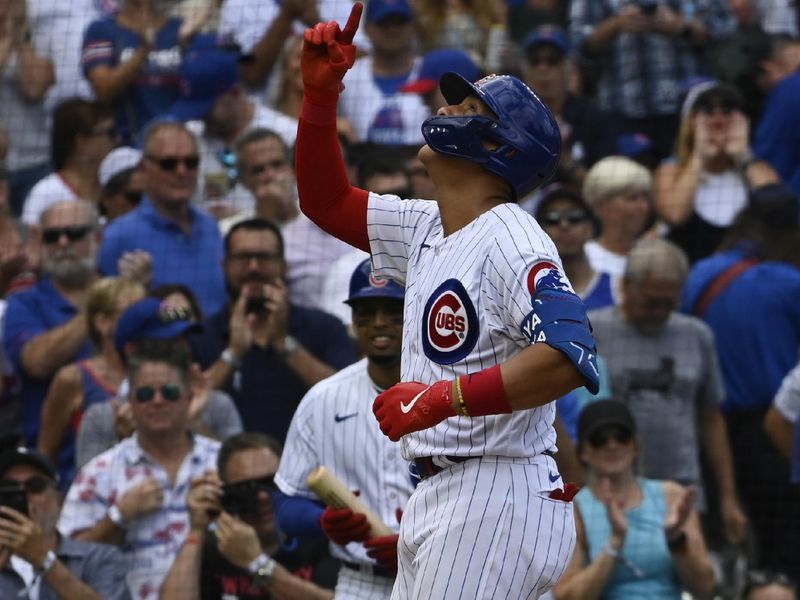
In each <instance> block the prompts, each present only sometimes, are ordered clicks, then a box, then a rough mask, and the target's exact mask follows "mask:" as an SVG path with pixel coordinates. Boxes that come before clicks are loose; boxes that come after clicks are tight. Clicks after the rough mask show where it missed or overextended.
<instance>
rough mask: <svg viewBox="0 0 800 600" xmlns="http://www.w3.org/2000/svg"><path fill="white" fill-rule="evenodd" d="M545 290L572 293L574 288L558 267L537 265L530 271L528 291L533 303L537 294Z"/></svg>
mask: <svg viewBox="0 0 800 600" xmlns="http://www.w3.org/2000/svg"><path fill="white" fill-rule="evenodd" d="M544 290H559V291H562V292H572V293H573V294H574V293H575V291H574V290H573V289H572V286H571V285H570V283H569V280H568V279H567V277H566V276H565V275H564V274H563V273H562V272H561V269H559V268H558V267H557V266H556V265H554V264H553V263H550V262H546V261H543V262H540V263H536V264H535V265H533V266H532V267H531V270H530V271H528V291H529V292H530V294H531V302H533V297H534V296H535V295H536V293H537V292H542V291H544Z"/></svg>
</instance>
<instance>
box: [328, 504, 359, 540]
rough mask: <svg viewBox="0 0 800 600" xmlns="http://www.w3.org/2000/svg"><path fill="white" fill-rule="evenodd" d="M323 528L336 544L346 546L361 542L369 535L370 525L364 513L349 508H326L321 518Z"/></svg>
mask: <svg viewBox="0 0 800 600" xmlns="http://www.w3.org/2000/svg"><path fill="white" fill-rule="evenodd" d="M319 523H320V525H321V526H322V530H323V531H324V532H325V535H327V536H328V537H329V538H330V539H331V541H332V542H333V543H334V544H339V545H340V546H344V545H345V544H349V543H350V542H361V541H364V540H366V539H367V538H368V537H369V530H370V525H369V523H368V522H367V517H366V515H365V514H364V513H354V512H353V511H352V510H350V509H349V508H331V507H330V506H329V507H328V508H326V509H325V512H323V513H322V516H321V517H320V518H319Z"/></svg>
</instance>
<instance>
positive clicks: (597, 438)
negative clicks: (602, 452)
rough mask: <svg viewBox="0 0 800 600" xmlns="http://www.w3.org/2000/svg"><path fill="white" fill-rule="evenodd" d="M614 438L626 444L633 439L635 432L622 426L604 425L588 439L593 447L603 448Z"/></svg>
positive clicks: (619, 442)
mask: <svg viewBox="0 0 800 600" xmlns="http://www.w3.org/2000/svg"><path fill="white" fill-rule="evenodd" d="M612 439H613V440H614V441H615V442H617V443H618V444H621V445H623V446H624V445H626V444H629V443H630V441H631V440H632V439H633V432H632V431H630V430H628V429H624V428H622V427H604V428H602V429H600V430H599V431H595V432H594V433H592V434H591V435H590V436H589V440H588V441H589V445H590V446H591V447H592V448H602V447H603V446H605V445H606V444H608V442H609V441H610V440H612Z"/></svg>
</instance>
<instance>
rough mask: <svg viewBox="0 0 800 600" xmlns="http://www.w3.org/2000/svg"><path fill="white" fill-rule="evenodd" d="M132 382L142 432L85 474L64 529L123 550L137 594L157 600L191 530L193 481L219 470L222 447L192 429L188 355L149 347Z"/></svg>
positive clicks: (132, 366) (73, 492) (134, 363)
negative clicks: (191, 490) (190, 498)
mask: <svg viewBox="0 0 800 600" xmlns="http://www.w3.org/2000/svg"><path fill="white" fill-rule="evenodd" d="M128 380H129V382H130V391H129V392H128V401H129V402H130V406H131V412H132V415H133V421H134V423H135V426H136V434H135V435H133V436H131V437H128V438H125V439H124V440H122V441H121V442H119V443H118V444H117V445H115V446H114V447H113V448H111V449H109V450H107V451H106V452H104V453H103V454H101V455H100V456H97V457H95V458H94V459H92V460H91V461H89V463H87V464H86V466H84V467H83V468H82V469H81V470H80V472H79V474H78V476H77V477H76V479H75V482H74V483H73V484H72V486H71V487H70V489H69V492H68V494H67V499H66V502H65V504H64V508H63V510H62V513H61V517H60V519H59V530H61V531H62V532H64V533H65V534H66V535H70V536H71V537H74V538H76V539H80V540H86V541H95V542H103V543H107V544H115V545H119V546H121V547H122V550H123V556H124V559H125V560H124V564H125V566H126V567H127V586H128V590H129V592H130V594H131V596H132V597H133V598H134V599H136V600H146V599H149V600H152V598H153V596H154V595H155V594H157V593H158V590H159V588H160V587H161V583H162V582H163V580H164V578H165V577H166V575H167V572H168V571H169V567H170V565H171V563H172V560H173V559H174V558H175V557H176V556H177V554H178V552H179V550H180V548H181V545H182V544H183V543H184V541H185V540H186V538H187V535H188V533H189V525H190V521H189V511H188V509H187V505H186V501H187V495H188V492H189V489H190V485H191V481H192V480H193V479H194V478H196V477H200V476H202V475H203V474H204V473H206V472H207V471H209V470H213V469H214V467H215V464H216V460H217V452H218V450H219V442H217V441H214V440H211V439H209V438H206V437H203V436H201V435H197V434H194V433H192V432H191V429H190V424H189V405H190V402H191V392H190V361H189V355H188V353H187V352H186V351H184V350H182V349H181V348H180V347H178V346H176V345H175V344H167V345H159V346H153V347H151V348H150V349H149V352H145V351H144V350H143V351H141V352H140V353H138V354H135V355H134V356H132V357H130V359H129V360H128Z"/></svg>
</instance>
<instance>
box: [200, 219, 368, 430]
mask: <svg viewBox="0 0 800 600" xmlns="http://www.w3.org/2000/svg"><path fill="white" fill-rule="evenodd" d="M225 248H226V250H225V278H226V284H227V287H228V290H229V292H230V301H229V303H228V304H227V306H226V307H225V309H224V310H223V311H221V312H219V313H218V314H216V315H214V316H212V317H211V318H210V319H207V320H206V322H205V327H204V329H203V332H202V334H200V335H199V336H197V337H196V338H195V339H194V340H193V344H192V345H193V350H194V355H195V357H196V359H197V360H198V362H200V365H201V367H202V368H203V369H204V370H206V373H207V374H208V376H209V378H210V380H211V383H212V385H213V386H214V387H216V388H224V389H225V391H227V392H228V393H229V394H230V396H231V397H232V398H233V399H234V402H236V407H237V408H238V409H239V414H240V415H241V417H242V422H243V423H246V425H247V428H248V429H249V430H252V431H258V432H261V433H267V434H269V435H272V436H273V437H275V438H277V439H278V440H280V441H283V440H284V439H285V438H286V433H287V431H288V430H289V423H290V422H291V419H292V415H293V414H294V411H295V409H296V408H297V405H298V404H299V403H300V400H301V399H302V397H303V395H304V394H305V393H306V392H307V391H308V389H309V388H310V387H311V386H312V385H314V384H315V383H317V382H318V381H321V380H322V379H325V378H326V377H329V376H331V375H333V374H334V373H335V372H336V371H338V370H339V369H341V368H343V367H346V366H347V365H349V364H350V363H352V362H354V361H355V358H356V357H355V352H354V349H353V345H352V342H351V340H350V337H349V335H348V334H347V330H346V329H345V327H344V325H343V324H342V322H341V321H339V319H337V318H336V317H334V316H332V315H329V314H328V313H325V312H322V311H319V310H316V309H312V308H306V307H303V306H299V305H296V304H292V303H290V301H289V289H288V286H287V285H286V280H285V276H286V261H285V260H284V254H283V249H284V247H283V237H282V236H281V232H280V229H278V227H277V226H276V225H274V224H273V223H271V222H270V221H267V220H266V219H260V218H254V219H249V220H246V221H242V222H240V223H237V224H236V225H234V226H233V227H232V228H231V230H230V231H229V232H228V234H227V236H226V237H225Z"/></svg>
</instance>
